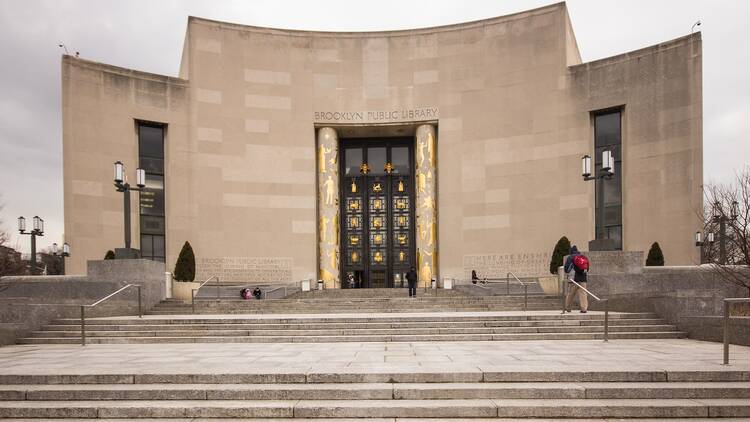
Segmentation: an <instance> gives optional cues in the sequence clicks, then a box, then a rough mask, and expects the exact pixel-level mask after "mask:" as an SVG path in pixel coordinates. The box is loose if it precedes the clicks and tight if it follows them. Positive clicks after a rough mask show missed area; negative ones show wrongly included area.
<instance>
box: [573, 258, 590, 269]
mask: <svg viewBox="0 0 750 422" xmlns="http://www.w3.org/2000/svg"><path fill="white" fill-rule="evenodd" d="M573 266H575V267H576V270H578V271H588V270H589V259H588V258H586V255H574V256H573Z"/></svg>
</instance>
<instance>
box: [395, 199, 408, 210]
mask: <svg viewBox="0 0 750 422" xmlns="http://www.w3.org/2000/svg"><path fill="white" fill-rule="evenodd" d="M396 208H398V209H400V210H405V209H406V199H397V200H396Z"/></svg>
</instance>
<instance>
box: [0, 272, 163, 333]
mask: <svg viewBox="0 0 750 422" xmlns="http://www.w3.org/2000/svg"><path fill="white" fill-rule="evenodd" d="M129 283H130V284H140V285H141V289H142V298H143V303H142V306H143V310H144V311H145V310H147V309H149V308H151V307H153V306H154V305H156V304H157V303H159V301H160V300H162V299H164V298H165V293H166V292H165V284H164V264H162V263H159V262H154V261H150V260H145V259H133V260H105V261H88V263H87V274H86V275H85V276H82V275H78V276H23V277H19V276H12V277H2V278H0V344H12V343H13V342H15V338H16V337H18V336H23V335H25V334H26V333H28V332H29V331H34V330H37V329H38V328H39V327H41V326H42V325H44V324H48V323H49V322H51V321H53V320H54V319H58V318H80V312H81V311H80V305H83V304H91V303H93V302H95V301H97V300H98V299H101V298H102V297H105V296H107V295H109V294H110V293H112V292H114V291H116V290H117V289H119V288H120V287H122V286H125V285H126V284H129ZM137 313H138V296H137V289H135V288H133V289H129V290H126V291H123V292H122V293H120V294H118V295H117V296H115V297H113V298H112V299H111V300H109V301H107V302H105V303H103V304H102V305H99V306H97V307H96V308H90V309H87V311H86V315H87V316H92V317H93V316H119V315H135V314H137Z"/></svg>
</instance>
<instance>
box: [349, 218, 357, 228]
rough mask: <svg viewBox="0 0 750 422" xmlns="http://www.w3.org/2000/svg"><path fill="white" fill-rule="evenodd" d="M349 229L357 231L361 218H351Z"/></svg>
mask: <svg viewBox="0 0 750 422" xmlns="http://www.w3.org/2000/svg"><path fill="white" fill-rule="evenodd" d="M349 227H351V228H353V229H356V228H358V227H359V218H358V217H349Z"/></svg>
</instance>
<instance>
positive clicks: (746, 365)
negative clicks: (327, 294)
mask: <svg viewBox="0 0 750 422" xmlns="http://www.w3.org/2000/svg"><path fill="white" fill-rule="evenodd" d="M731 358H732V360H731V365H729V366H724V365H721V361H722V345H721V344H719V343H710V342H701V341H695V340H686V339H663V340H612V341H610V342H608V343H604V342H602V341H600V340H577V341H561V340H550V341H533V340H530V341H498V342H494V341H487V342H408V343H407V342H404V343H377V342H362V343H360V342H352V343H307V344H295V343H272V344H269V343H211V344H91V345H87V346H80V345H17V346H8V347H2V348H0V377H3V376H7V375H50V376H59V375H87V374H92V375H93V374H130V375H133V374H149V375H158V374H163V375H170V376H172V375H174V376H179V374H191V375H190V376H199V375H200V374H205V376H206V377H209V378H217V379H218V378H220V377H230V378H229V379H232V377H235V378H237V377H238V376H239V375H242V374H286V375H288V376H292V377H295V376H296V377H301V378H302V379H307V380H309V379H310V378H311V377H314V376H319V377H321V378H329V379H330V378H336V377H338V376H342V377H343V376H347V375H346V374H348V376H350V377H356V376H358V375H364V374H371V375H372V376H370V377H368V379H370V378H373V377H374V378H378V379H380V378H382V379H385V380H388V379H398V374H404V377H405V380H406V379H409V376H410V375H413V374H415V373H418V374H424V375H425V376H429V375H430V374H433V376H434V377H436V378H439V379H442V380H448V379H453V380H454V381H459V380H463V381H464V382H468V381H470V380H473V382H478V381H482V380H484V381H489V380H490V379H492V378H493V377H494V378H495V379H499V378H507V377H510V378H511V379H512V378H515V377H518V378H522V379H525V380H534V379H536V380H538V381H544V380H545V379H546V377H549V376H554V374H559V373H561V372H563V373H567V374H572V373H576V372H580V373H582V374H588V377H589V378H590V379H591V380H592V381H595V380H596V379H597V378H598V376H597V375H596V374H600V375H601V376H602V377H603V376H604V375H605V374H608V375H609V377H608V378H607V379H609V380H612V378H613V376H614V378H615V379H617V378H619V377H624V376H628V377H636V379H638V377H641V378H640V379H642V380H646V379H649V380H653V379H654V377H657V378H658V377H663V376H665V374H672V375H671V376H672V377H676V376H679V374H680V373H683V372H694V371H703V372H713V371H717V372H726V371H729V372H731V371H745V372H738V373H739V374H744V375H742V376H743V377H747V376H748V374H750V372H747V371H750V347H743V346H731ZM618 373H620V374H621V375H617V374H618ZM222 374H224V375H222ZM313 374H317V375H313ZM337 374H339V375H337ZM534 374H536V375H534ZM550 374H553V375H550ZM634 374H636V375H634ZM636 379H632V380H636ZM738 381H739V380H738ZM744 381H750V379H744ZM341 382H347V381H341ZM371 382H375V381H371ZM382 382H387V381H382ZM404 382H409V381H404ZM421 382H429V381H424V380H422V381H421Z"/></svg>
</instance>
